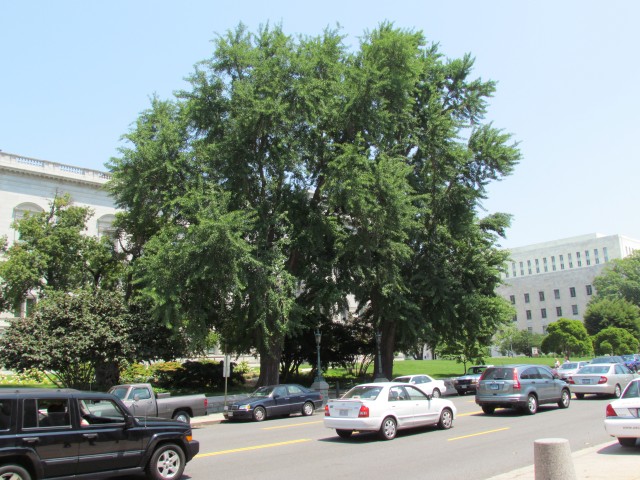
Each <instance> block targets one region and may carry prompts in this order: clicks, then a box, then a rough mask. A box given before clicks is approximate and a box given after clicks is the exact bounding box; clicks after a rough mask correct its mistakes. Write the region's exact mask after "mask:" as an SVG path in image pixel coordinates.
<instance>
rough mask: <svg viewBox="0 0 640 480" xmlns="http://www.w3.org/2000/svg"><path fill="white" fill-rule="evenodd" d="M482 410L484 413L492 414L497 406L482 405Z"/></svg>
mask: <svg viewBox="0 0 640 480" xmlns="http://www.w3.org/2000/svg"><path fill="white" fill-rule="evenodd" d="M482 411H483V412H484V413H486V414H487V415H491V414H492V413H493V412H495V411H496V407H487V406H486V405H483V406H482Z"/></svg>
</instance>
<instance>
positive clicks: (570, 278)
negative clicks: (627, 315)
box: [498, 233, 640, 333]
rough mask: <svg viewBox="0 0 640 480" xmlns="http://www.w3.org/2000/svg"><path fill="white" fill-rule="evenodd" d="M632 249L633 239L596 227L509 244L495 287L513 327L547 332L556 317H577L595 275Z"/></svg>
mask: <svg viewBox="0 0 640 480" xmlns="http://www.w3.org/2000/svg"><path fill="white" fill-rule="evenodd" d="M637 249H640V241H638V240H635V239H632V238H628V237H625V236H622V235H602V234H599V233H593V234H588V235H581V236H578V237H571V238H566V239H562V240H554V241H550V242H544V243H538V244H533V245H527V246H524V247H519V248H514V249H511V250H510V255H511V259H510V261H509V262H508V263H507V265H506V271H505V273H504V274H503V285H502V286H500V287H499V288H498V293H499V294H500V295H501V296H502V297H504V298H505V299H507V300H509V301H510V302H511V303H512V304H513V306H514V307H515V308H516V311H517V313H516V317H515V321H516V324H517V327H518V329H520V330H529V331H531V332H535V333H546V329H547V325H548V324H549V323H551V322H555V321H556V320H558V319H559V318H561V317H562V318H570V319H574V320H582V319H583V315H584V311H585V309H586V307H587V304H588V303H589V300H590V299H591V297H592V296H593V294H594V293H595V289H594V287H593V280H594V278H595V277H596V276H598V275H599V274H600V273H601V272H602V270H603V268H604V267H605V266H606V264H607V263H609V262H610V261H611V260H614V259H620V258H624V257H626V256H628V255H630V254H631V253H632V252H633V251H634V250H637Z"/></svg>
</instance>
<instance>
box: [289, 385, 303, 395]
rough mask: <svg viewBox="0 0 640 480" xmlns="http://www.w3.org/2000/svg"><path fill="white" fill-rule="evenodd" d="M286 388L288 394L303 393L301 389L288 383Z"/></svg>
mask: <svg viewBox="0 0 640 480" xmlns="http://www.w3.org/2000/svg"><path fill="white" fill-rule="evenodd" d="M287 388H288V389H289V395H300V394H301V393H303V391H302V389H301V388H300V387H298V386H296V385H289V386H288V387H287Z"/></svg>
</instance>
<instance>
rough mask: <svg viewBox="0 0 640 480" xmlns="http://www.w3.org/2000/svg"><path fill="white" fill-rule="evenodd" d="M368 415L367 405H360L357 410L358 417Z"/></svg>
mask: <svg viewBox="0 0 640 480" xmlns="http://www.w3.org/2000/svg"><path fill="white" fill-rule="evenodd" d="M368 416H369V407H367V406H366V405H362V406H361V407H360V411H359V412H358V417H359V418H363V417H368Z"/></svg>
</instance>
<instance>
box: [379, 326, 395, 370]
mask: <svg viewBox="0 0 640 480" xmlns="http://www.w3.org/2000/svg"><path fill="white" fill-rule="evenodd" d="M395 345H396V322H394V321H385V322H383V323H382V339H381V342H380V350H381V355H382V376H383V377H385V378H386V379H387V380H391V379H392V378H393V353H394V349H395Z"/></svg>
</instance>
